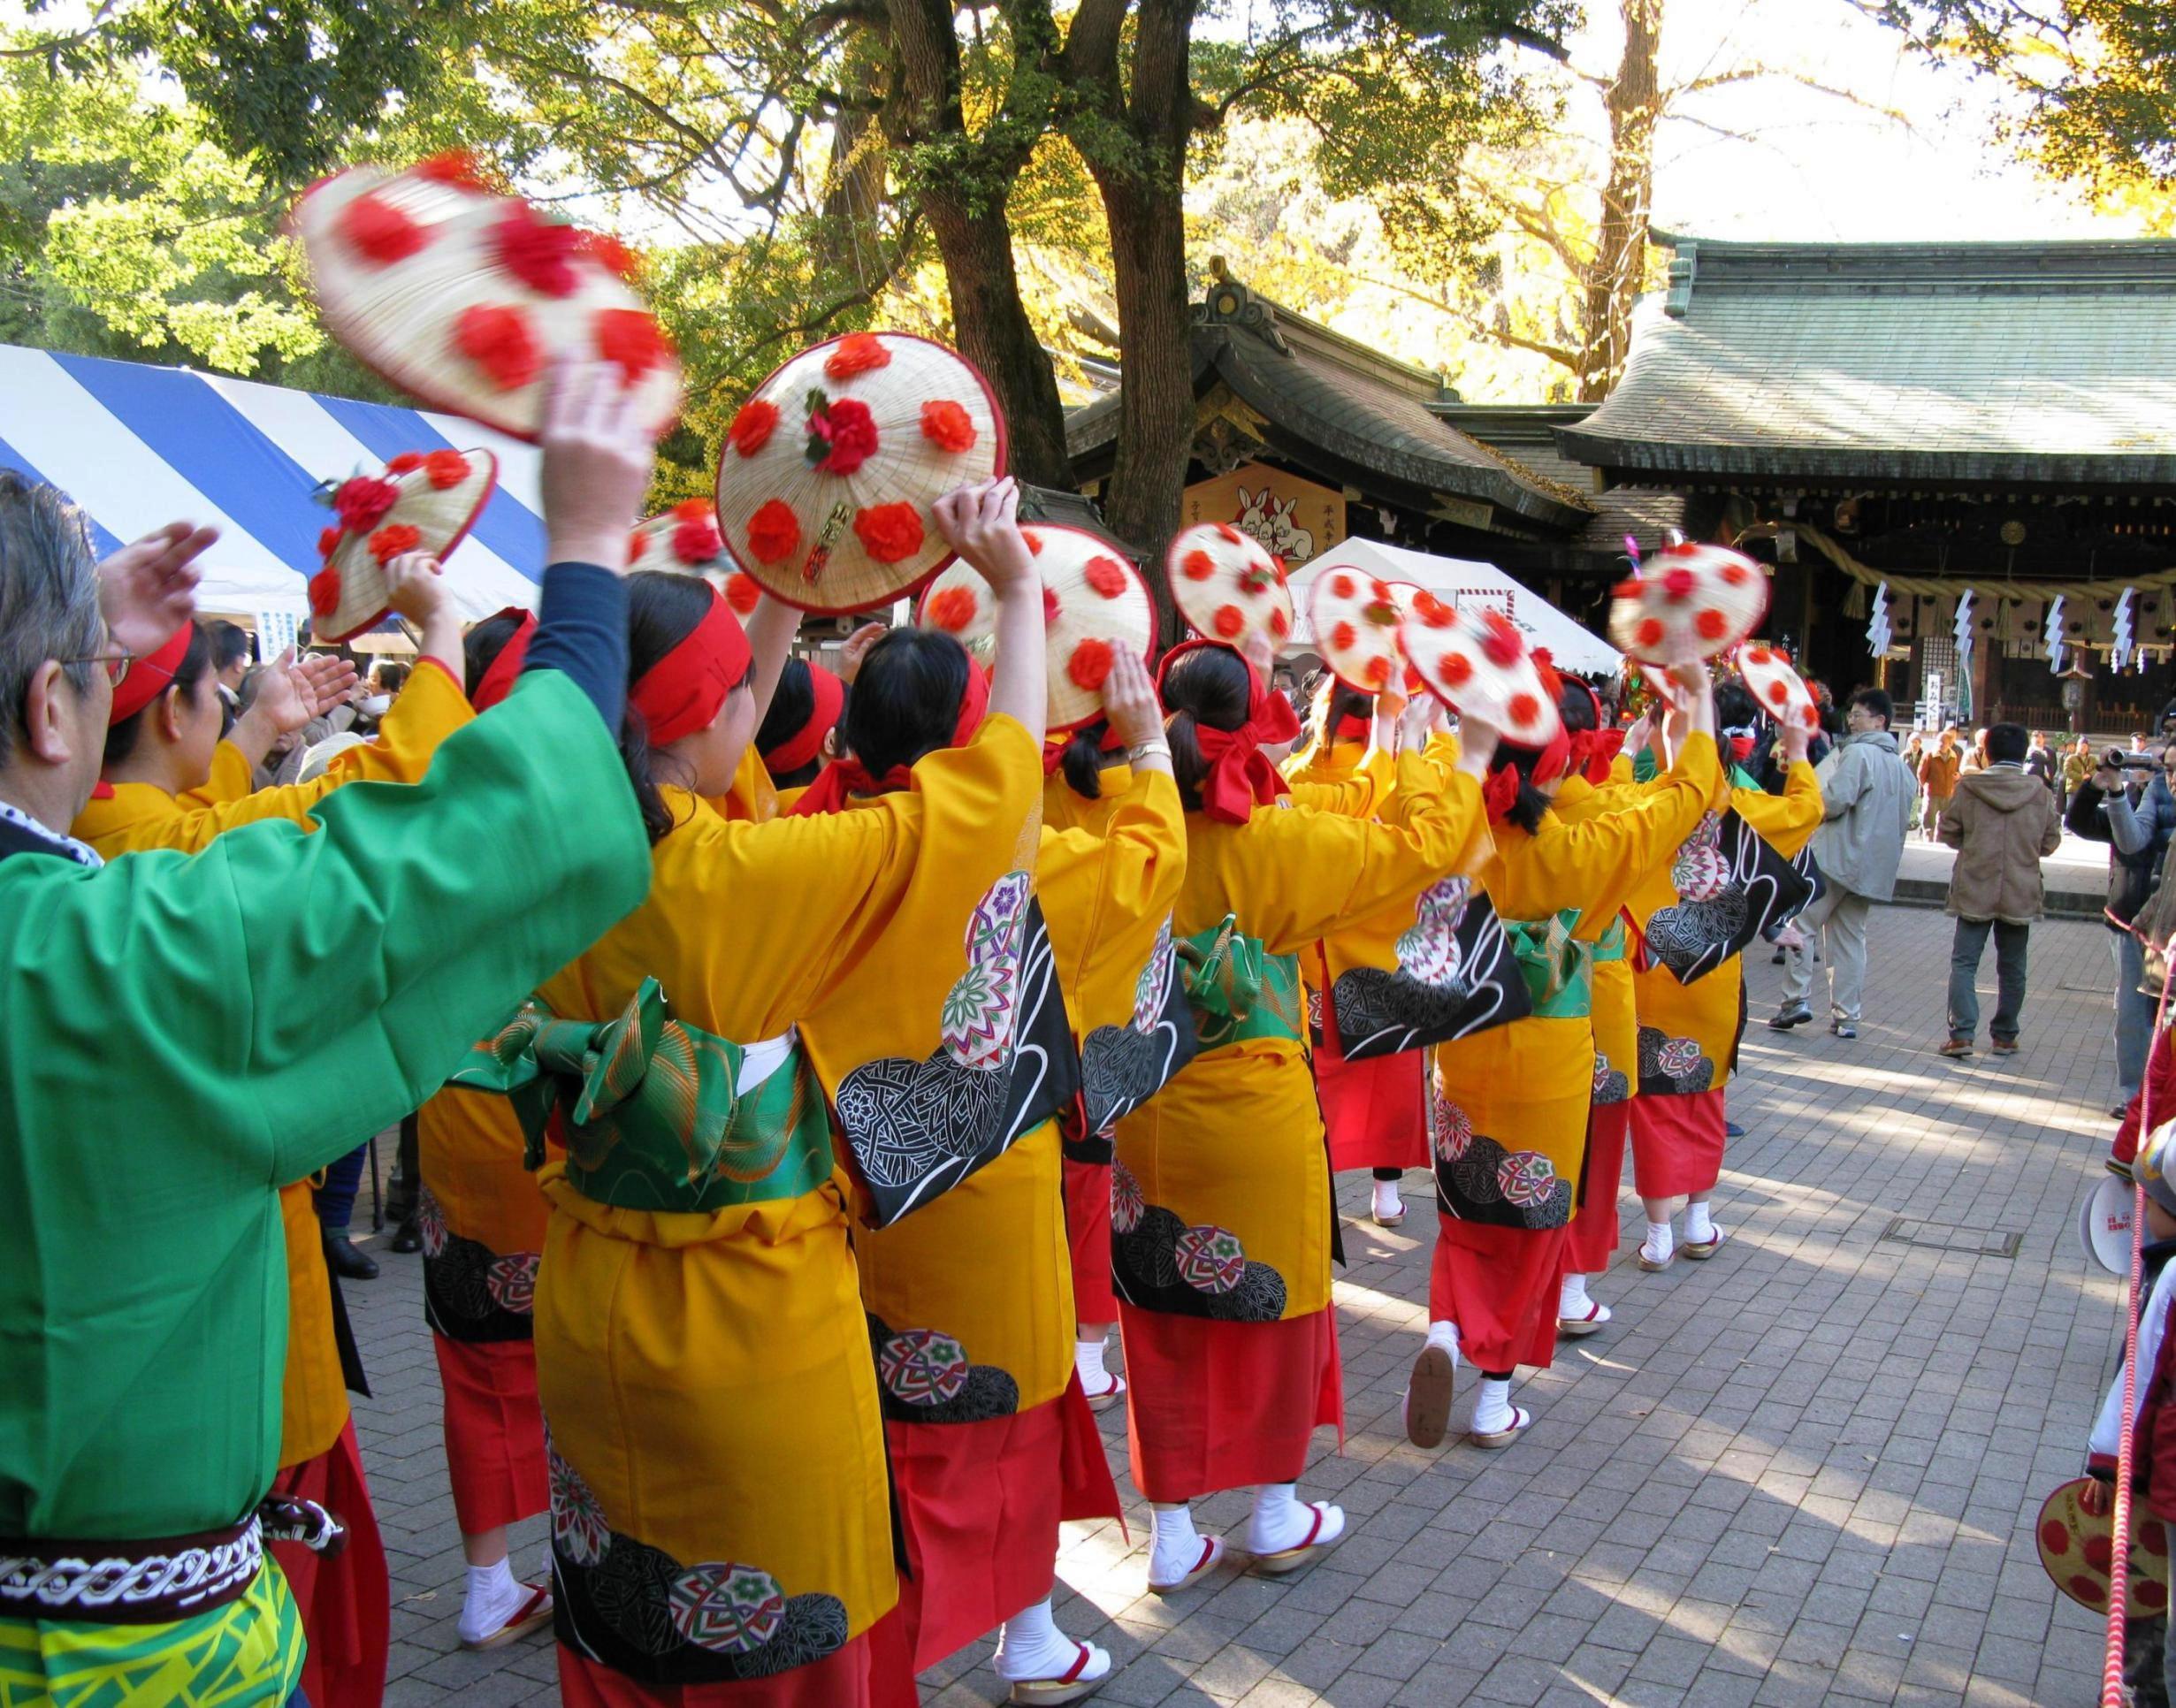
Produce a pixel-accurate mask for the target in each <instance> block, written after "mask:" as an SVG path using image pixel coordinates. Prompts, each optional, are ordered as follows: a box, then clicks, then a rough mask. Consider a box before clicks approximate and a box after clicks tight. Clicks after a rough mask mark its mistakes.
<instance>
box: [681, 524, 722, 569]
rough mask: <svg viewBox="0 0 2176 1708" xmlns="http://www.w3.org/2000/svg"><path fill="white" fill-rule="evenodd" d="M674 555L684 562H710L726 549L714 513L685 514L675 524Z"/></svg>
mask: <svg viewBox="0 0 2176 1708" xmlns="http://www.w3.org/2000/svg"><path fill="white" fill-rule="evenodd" d="M672 547H673V555H674V556H675V557H676V558H678V559H679V560H680V561H681V562H683V563H708V562H709V561H710V560H712V559H713V558H714V557H716V556H717V555H718V553H721V552H722V551H724V550H725V538H724V536H722V534H720V533H719V532H718V519H717V517H716V516H714V515H699V516H683V517H682V518H681V519H680V520H679V521H678V522H675V523H674V524H673V538H672Z"/></svg>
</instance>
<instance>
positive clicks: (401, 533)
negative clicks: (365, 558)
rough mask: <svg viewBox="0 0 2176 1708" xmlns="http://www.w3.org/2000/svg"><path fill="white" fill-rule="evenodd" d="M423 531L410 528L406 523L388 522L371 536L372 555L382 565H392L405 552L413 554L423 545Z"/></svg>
mask: <svg viewBox="0 0 2176 1708" xmlns="http://www.w3.org/2000/svg"><path fill="white" fill-rule="evenodd" d="M423 537H424V536H423V530H422V529H420V528H413V527H410V526H409V525H408V523H407V522H388V523H386V526H385V527H383V528H380V529H379V530H378V531H377V532H376V533H374V534H372V535H371V536H370V555H371V556H372V557H374V558H376V559H377V560H378V561H379V562H380V563H390V562H392V561H393V559H395V558H397V557H399V556H400V555H401V553H403V552H412V551H414V550H415V549H416V546H418V545H421V544H422V543H423Z"/></svg>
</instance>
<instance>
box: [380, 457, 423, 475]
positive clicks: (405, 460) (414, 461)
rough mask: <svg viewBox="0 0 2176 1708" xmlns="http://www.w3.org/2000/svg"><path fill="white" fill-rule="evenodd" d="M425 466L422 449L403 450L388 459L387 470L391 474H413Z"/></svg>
mask: <svg viewBox="0 0 2176 1708" xmlns="http://www.w3.org/2000/svg"><path fill="white" fill-rule="evenodd" d="M423 466H424V454H423V453H422V452H421V451H403V452H401V454H400V455H398V456H396V457H393V458H391V459H390V460H388V461H387V462H386V473H387V474H389V475H406V474H412V473H414V472H415V470H416V469H420V468H422V467H423Z"/></svg>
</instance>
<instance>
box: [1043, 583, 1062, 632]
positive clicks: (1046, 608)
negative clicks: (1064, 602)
mask: <svg viewBox="0 0 2176 1708" xmlns="http://www.w3.org/2000/svg"><path fill="white" fill-rule="evenodd" d="M1057 608H1058V607H1057V588H1055V587H1045V588H1044V589H1043V590H1042V626H1043V627H1044V628H1045V629H1048V628H1049V627H1050V625H1051V624H1052V623H1054V622H1056V621H1057Z"/></svg>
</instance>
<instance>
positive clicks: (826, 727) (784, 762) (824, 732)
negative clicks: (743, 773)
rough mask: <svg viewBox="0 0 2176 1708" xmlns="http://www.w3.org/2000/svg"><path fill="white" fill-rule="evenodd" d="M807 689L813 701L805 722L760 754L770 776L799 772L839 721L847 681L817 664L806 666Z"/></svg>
mask: <svg viewBox="0 0 2176 1708" xmlns="http://www.w3.org/2000/svg"><path fill="white" fill-rule="evenodd" d="M808 691H809V693H810V695H811V696H812V697H813V698H814V700H815V702H816V704H815V706H814V708H813V710H812V711H811V712H810V713H809V714H808V721H807V722H806V723H805V724H803V725H802V726H801V727H800V728H798V729H797V730H795V731H794V732H793V734H792V735H790V736H787V737H786V739H785V740H783V742H780V743H778V744H777V745H776V746H775V747H773V748H772V749H771V750H770V751H769V752H767V753H766V754H765V755H764V756H763V763H764V764H765V766H767V767H768V768H769V770H770V773H771V774H772V775H773V776H779V775H782V774H784V773H786V772H788V771H798V770H799V769H800V768H801V767H802V766H805V765H806V764H807V763H808V762H809V761H810V760H811V759H814V758H815V757H816V755H817V754H819V753H821V751H823V738H824V737H825V736H828V735H829V734H830V733H831V731H832V729H833V728H835V727H836V725H837V723H838V721H839V710H840V708H841V707H842V706H844V705H845V704H846V684H845V683H844V682H841V681H840V680H839V679H838V678H837V677H836V676H835V675H832V674H831V673H830V672H829V671H828V670H826V669H825V668H824V667H822V666H821V665H820V664H812V665H810V666H809V667H808Z"/></svg>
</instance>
